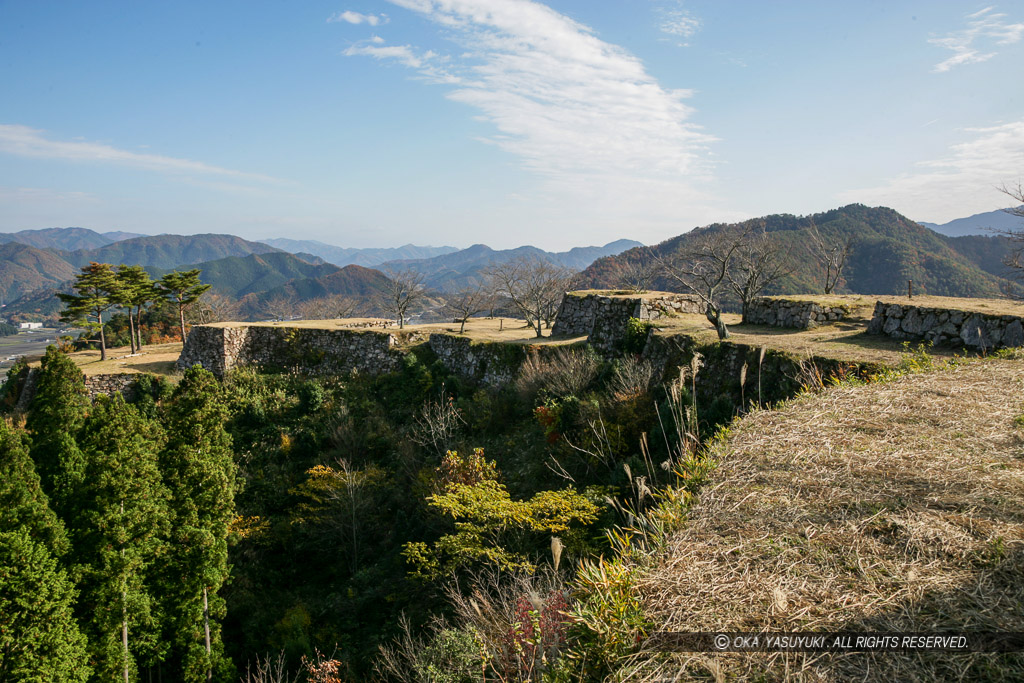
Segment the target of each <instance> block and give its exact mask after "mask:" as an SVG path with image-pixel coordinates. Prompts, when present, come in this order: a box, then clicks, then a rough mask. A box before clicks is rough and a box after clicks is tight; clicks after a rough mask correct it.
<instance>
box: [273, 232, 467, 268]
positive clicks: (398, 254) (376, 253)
mask: <svg viewBox="0 0 1024 683" xmlns="http://www.w3.org/2000/svg"><path fill="white" fill-rule="evenodd" d="M263 242H264V243H265V244H269V245H271V246H273V247H277V248H278V249H284V250H285V251H287V252H290V253H292V254H298V253H301V252H306V253H309V254H313V255H315V256H319V257H320V258H322V259H324V260H325V261H327V262H328V263H333V264H334V265H336V266H348V265H352V264H355V265H359V266H366V267H368V268H369V267H372V266H376V265H380V264H381V263H384V262H385V261H395V260H399V259H424V258H432V257H434V256H440V255H441V254H450V253H451V252H453V251H458V249H456V248H455V247H418V246H416V245H415V244H406V245H405V246H403V247H393V248H387V249H355V248H346V247H336V246H334V245H332V244H324V243H323V242H317V241H316V240H290V239H285V238H283V237H281V238H277V239H270V240H263Z"/></svg>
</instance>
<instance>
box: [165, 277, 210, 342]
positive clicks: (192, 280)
mask: <svg viewBox="0 0 1024 683" xmlns="http://www.w3.org/2000/svg"><path fill="white" fill-rule="evenodd" d="M200 272H201V271H200V270H199V269H198V268H195V269H193V270H185V271H178V270H175V271H172V272H170V273H167V274H166V275H164V276H163V277H162V278H160V281H159V282H157V283H156V286H157V288H158V290H159V291H160V292H161V293H162V294H163V295H164V296H166V297H167V299H168V300H169V301H172V302H173V303H174V304H175V305H176V306H177V307H178V321H179V322H180V323H181V343H182V344H184V343H185V311H187V310H188V309H189V308H190V307H191V306H192V304H194V303H195V302H197V301H199V297H201V296H202V295H203V294H205V293H206V292H207V290H209V289H210V285H204V284H202V283H201V282H200V281H199V273H200Z"/></svg>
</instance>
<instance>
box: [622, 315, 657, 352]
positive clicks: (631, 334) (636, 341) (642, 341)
mask: <svg viewBox="0 0 1024 683" xmlns="http://www.w3.org/2000/svg"><path fill="white" fill-rule="evenodd" d="M653 327H654V323H652V322H651V321H649V320H640V319H639V318H630V319H629V321H628V322H627V323H626V335H625V336H624V337H623V338H622V351H623V352H624V353H627V354H629V353H631V354H640V353H643V350H644V346H646V345H647V335H648V334H649V333H650V331H651V328H653Z"/></svg>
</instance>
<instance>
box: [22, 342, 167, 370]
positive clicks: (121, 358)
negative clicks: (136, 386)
mask: <svg viewBox="0 0 1024 683" xmlns="http://www.w3.org/2000/svg"><path fill="white" fill-rule="evenodd" d="M69 355H70V356H71V360H73V361H74V362H75V364H76V365H77V366H78V367H79V368H80V369H81V370H82V372H83V373H84V374H86V375H107V374H117V373H127V374H135V373H143V372H148V373H152V374H154V375H165V376H168V377H172V378H173V377H175V376H177V375H178V374H180V373H178V372H177V370H176V369H175V367H174V364H175V363H176V362H177V360H178V356H180V355H181V344H177V343H175V344H154V345H153V346H143V347H142V352H141V353H138V354H135V355H130V351H129V349H128V347H127V346H122V347H115V348H112V349H107V359H106V360H105V361H101V360H100V352H99V349H89V350H88V351H75V352H74V353H71V354H69ZM30 365H33V366H38V365H39V360H38V359H36V360H35V361H34V362H32V363H30Z"/></svg>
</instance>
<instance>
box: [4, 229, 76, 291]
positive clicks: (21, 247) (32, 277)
mask: <svg viewBox="0 0 1024 683" xmlns="http://www.w3.org/2000/svg"><path fill="white" fill-rule="evenodd" d="M77 273H78V269H77V268H75V267H74V266H72V265H71V264H70V263H68V262H67V261H65V260H64V259H62V258H60V256H58V255H57V254H55V253H53V252H52V251H47V250H43V249H36V248H35V247H31V246H28V245H26V244H18V243H16V242H10V243H8V244H2V245H0V296H2V297H3V299H4V301H5V302H8V303H9V302H11V301H13V300H14V299H17V298H18V297H20V296H22V295H24V294H27V293H29V292H31V291H33V290H36V289H42V288H44V287H53V286H55V285H57V284H59V283H61V282H64V281H66V280H70V279H71V278H73V277H74V276H75V274H77Z"/></svg>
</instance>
